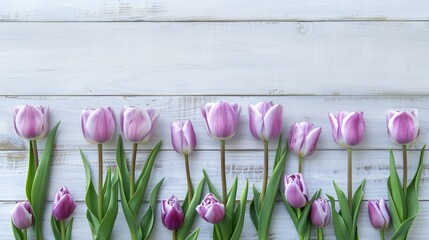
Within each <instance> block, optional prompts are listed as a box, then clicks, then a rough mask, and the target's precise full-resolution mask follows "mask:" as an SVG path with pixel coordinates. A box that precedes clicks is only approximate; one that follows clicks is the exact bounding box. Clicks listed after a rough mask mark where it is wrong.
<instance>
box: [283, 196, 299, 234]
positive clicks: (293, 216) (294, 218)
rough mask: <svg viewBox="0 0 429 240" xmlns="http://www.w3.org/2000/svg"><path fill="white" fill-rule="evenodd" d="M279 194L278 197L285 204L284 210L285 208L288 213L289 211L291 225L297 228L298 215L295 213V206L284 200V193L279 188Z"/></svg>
mask: <svg viewBox="0 0 429 240" xmlns="http://www.w3.org/2000/svg"><path fill="white" fill-rule="evenodd" d="M279 195H280V197H281V198H282V201H283V204H284V205H285V207H286V210H287V211H288V213H289V216H290V218H291V220H292V222H293V225H294V226H295V229H297V228H298V215H297V213H296V210H295V208H293V207H292V206H291V205H290V204H289V203H288V202H287V200H286V197H285V195H284V193H283V192H282V191H280V190H279Z"/></svg>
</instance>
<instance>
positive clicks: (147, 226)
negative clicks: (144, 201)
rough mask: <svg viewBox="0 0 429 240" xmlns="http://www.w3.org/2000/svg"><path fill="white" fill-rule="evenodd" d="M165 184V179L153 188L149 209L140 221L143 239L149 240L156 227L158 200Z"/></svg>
mask: <svg viewBox="0 0 429 240" xmlns="http://www.w3.org/2000/svg"><path fill="white" fill-rule="evenodd" d="M163 182H164V178H163V179H161V180H160V181H159V182H158V183H157V184H156V185H155V187H154V188H153V190H152V192H151V194H150V200H149V209H148V210H147V211H146V214H145V215H144V216H143V218H142V219H141V221H140V227H141V229H142V234H143V239H149V237H150V234H151V233H152V230H153V226H154V225H155V211H156V198H157V196H158V192H159V189H160V188H161V185H162V183H163Z"/></svg>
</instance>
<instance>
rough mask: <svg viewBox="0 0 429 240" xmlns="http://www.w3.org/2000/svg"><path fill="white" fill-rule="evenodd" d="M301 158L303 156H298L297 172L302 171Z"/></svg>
mask: <svg viewBox="0 0 429 240" xmlns="http://www.w3.org/2000/svg"><path fill="white" fill-rule="evenodd" d="M302 159H303V157H301V156H298V173H302Z"/></svg>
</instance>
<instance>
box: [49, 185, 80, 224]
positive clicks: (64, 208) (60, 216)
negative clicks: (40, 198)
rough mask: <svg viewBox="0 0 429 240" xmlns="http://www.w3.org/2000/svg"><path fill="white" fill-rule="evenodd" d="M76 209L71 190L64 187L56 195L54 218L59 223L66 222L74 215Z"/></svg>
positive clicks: (53, 210)
mask: <svg viewBox="0 0 429 240" xmlns="http://www.w3.org/2000/svg"><path fill="white" fill-rule="evenodd" d="M75 208H76V202H75V201H74V199H73V197H72V196H71V194H70V192H69V190H68V189H67V188H66V187H65V186H62V187H61V188H60V189H58V191H57V193H56V194H55V198H54V205H53V207H52V216H54V218H55V219H56V220H57V221H62V220H65V219H67V218H69V217H70V216H71V215H72V214H73V212H74V210H75Z"/></svg>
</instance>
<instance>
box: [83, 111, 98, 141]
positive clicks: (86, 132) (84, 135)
mask: <svg viewBox="0 0 429 240" xmlns="http://www.w3.org/2000/svg"><path fill="white" fill-rule="evenodd" d="M93 111H94V109H89V108H86V109H83V110H82V112H81V114H80V122H81V127H82V134H83V137H84V138H85V139H86V141H88V142H89V143H95V141H94V140H93V139H92V138H91V136H90V135H89V134H88V131H87V129H86V123H87V122H88V118H89V115H91V113H92V112H93Z"/></svg>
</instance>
